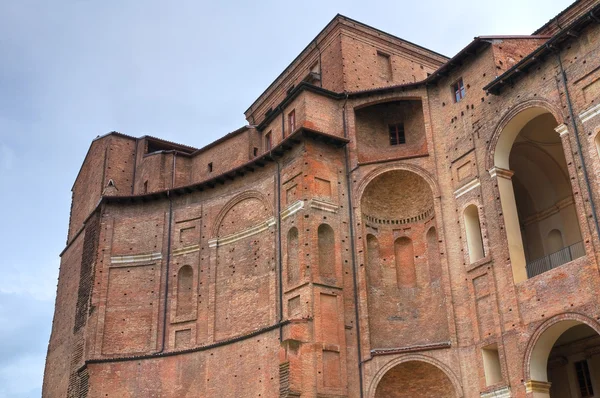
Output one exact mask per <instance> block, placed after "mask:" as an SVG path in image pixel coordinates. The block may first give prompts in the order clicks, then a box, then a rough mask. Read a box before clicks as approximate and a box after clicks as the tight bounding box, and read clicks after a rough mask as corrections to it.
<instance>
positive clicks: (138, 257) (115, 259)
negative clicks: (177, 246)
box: [110, 253, 162, 264]
mask: <svg viewBox="0 0 600 398" xmlns="http://www.w3.org/2000/svg"><path fill="white" fill-rule="evenodd" d="M161 259H162V253H150V254H134V255H130V256H111V258H110V262H111V264H125V263H137V262H149V261H155V260H161Z"/></svg>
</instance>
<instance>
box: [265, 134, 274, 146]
mask: <svg viewBox="0 0 600 398" xmlns="http://www.w3.org/2000/svg"><path fill="white" fill-rule="evenodd" d="M272 146H273V141H272V140H271V132H270V131H269V132H268V133H267V134H266V135H265V151H270V150H271V147H272Z"/></svg>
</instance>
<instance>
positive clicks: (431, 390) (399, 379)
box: [375, 361, 458, 398]
mask: <svg viewBox="0 0 600 398" xmlns="http://www.w3.org/2000/svg"><path fill="white" fill-rule="evenodd" d="M457 396H458V395H457V394H456V391H455V388H454V385H453V384H452V382H451V381H450V379H449V378H448V376H447V375H446V374H445V373H444V372H443V371H442V370H441V369H439V368H438V367H436V366H434V365H432V364H430V363H427V362H422V361H408V362H403V363H401V364H399V365H396V366H394V367H393V368H391V369H390V370H388V371H387V372H386V373H385V375H384V376H383V377H382V378H381V380H380V381H379V383H378V384H377V389H376V390H375V398H434V397H435V398H455V397H457Z"/></svg>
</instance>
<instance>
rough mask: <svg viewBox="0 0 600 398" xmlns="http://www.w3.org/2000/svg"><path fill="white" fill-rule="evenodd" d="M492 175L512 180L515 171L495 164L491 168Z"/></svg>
mask: <svg viewBox="0 0 600 398" xmlns="http://www.w3.org/2000/svg"><path fill="white" fill-rule="evenodd" d="M489 173H490V177H492V178H494V177H498V178H504V179H505V180H511V179H512V176H513V175H515V172H514V171H512V170H507V169H503V168H502V167H497V166H494V167H492V168H491V169H490V170H489Z"/></svg>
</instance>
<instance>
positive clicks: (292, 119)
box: [288, 109, 296, 134]
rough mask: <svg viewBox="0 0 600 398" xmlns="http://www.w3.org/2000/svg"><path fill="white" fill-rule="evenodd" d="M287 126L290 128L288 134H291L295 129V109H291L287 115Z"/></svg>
mask: <svg viewBox="0 0 600 398" xmlns="http://www.w3.org/2000/svg"><path fill="white" fill-rule="evenodd" d="M288 127H289V129H290V131H289V134H292V133H293V132H294V131H295V130H296V110H295V109H294V110H292V111H291V112H290V113H289V115H288Z"/></svg>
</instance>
